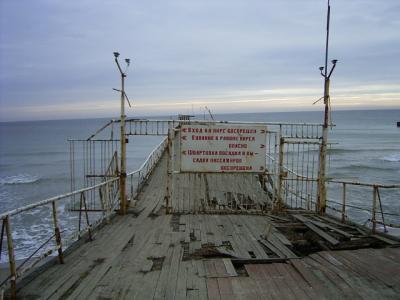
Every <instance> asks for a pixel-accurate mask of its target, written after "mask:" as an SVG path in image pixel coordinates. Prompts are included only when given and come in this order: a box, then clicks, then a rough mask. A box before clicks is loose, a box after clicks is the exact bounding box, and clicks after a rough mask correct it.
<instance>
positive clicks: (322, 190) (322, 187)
mask: <svg viewBox="0 0 400 300" xmlns="http://www.w3.org/2000/svg"><path fill="white" fill-rule="evenodd" d="M330 13H331V6H330V3H329V0H328V14H327V20H326V44H325V67H319V70H320V72H321V75H322V77H324V97H323V99H324V105H325V110H324V124H323V127H322V141H321V148H320V154H319V171H318V193H317V207H316V208H317V212H318V213H319V214H324V213H325V211H326V183H325V181H326V151H327V145H328V126H329V101H330V99H329V97H330V96H329V87H330V78H331V75H332V72H333V70H334V69H335V67H336V63H337V62H338V60H337V59H334V60H332V68H331V70H330V71H329V73H328V49H329V23H330Z"/></svg>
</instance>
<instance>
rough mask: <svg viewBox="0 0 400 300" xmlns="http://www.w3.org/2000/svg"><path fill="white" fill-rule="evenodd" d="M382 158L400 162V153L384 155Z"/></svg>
mask: <svg viewBox="0 0 400 300" xmlns="http://www.w3.org/2000/svg"><path fill="white" fill-rule="evenodd" d="M382 160H384V161H390V162H400V153H397V154H391V155H387V156H384V157H382Z"/></svg>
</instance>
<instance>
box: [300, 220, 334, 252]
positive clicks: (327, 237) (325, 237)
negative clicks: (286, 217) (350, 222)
mask: <svg viewBox="0 0 400 300" xmlns="http://www.w3.org/2000/svg"><path fill="white" fill-rule="evenodd" d="M293 217H295V218H296V219H298V220H299V221H301V222H303V223H304V225H306V226H307V227H308V228H310V229H311V230H312V231H314V232H315V233H316V234H318V235H319V236H320V237H322V238H323V239H325V240H326V241H328V242H329V243H331V244H332V245H333V246H335V245H338V244H339V243H340V242H339V241H338V240H337V239H335V238H334V237H332V236H330V235H329V234H328V233H326V232H324V231H322V230H321V229H319V228H318V227H316V226H315V225H313V224H311V222H309V220H308V219H307V218H305V217H303V216H300V215H293Z"/></svg>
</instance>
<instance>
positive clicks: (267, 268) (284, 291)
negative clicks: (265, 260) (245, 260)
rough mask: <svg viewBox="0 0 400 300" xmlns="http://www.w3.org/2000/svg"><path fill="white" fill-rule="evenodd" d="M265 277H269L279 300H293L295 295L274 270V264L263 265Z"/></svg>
mask: <svg viewBox="0 0 400 300" xmlns="http://www.w3.org/2000/svg"><path fill="white" fill-rule="evenodd" d="M263 272H264V274H265V276H267V277H270V278H271V279H272V281H273V282H274V283H275V285H276V287H277V291H278V293H279V294H278V296H279V298H280V299H288V300H295V299H296V295H295V294H293V292H292V291H291V290H290V289H289V288H288V286H287V285H286V282H285V281H286V279H285V278H284V277H282V275H281V274H280V273H279V272H278V270H277V269H276V266H275V264H269V265H263Z"/></svg>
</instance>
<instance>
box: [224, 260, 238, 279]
mask: <svg viewBox="0 0 400 300" xmlns="http://www.w3.org/2000/svg"><path fill="white" fill-rule="evenodd" d="M222 262H223V263H224V266H225V270H226V273H227V274H228V276H237V273H236V270H235V267H234V266H233V264H232V261H231V260H230V259H229V258H223V259H222Z"/></svg>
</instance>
